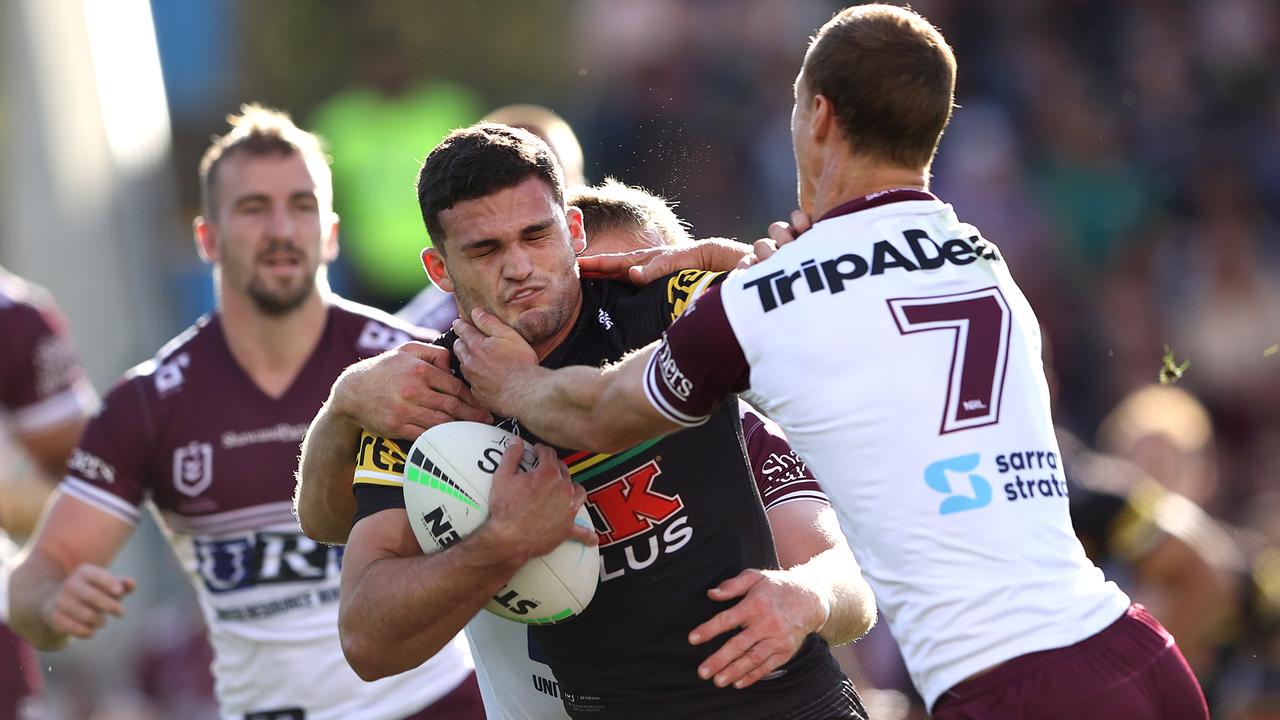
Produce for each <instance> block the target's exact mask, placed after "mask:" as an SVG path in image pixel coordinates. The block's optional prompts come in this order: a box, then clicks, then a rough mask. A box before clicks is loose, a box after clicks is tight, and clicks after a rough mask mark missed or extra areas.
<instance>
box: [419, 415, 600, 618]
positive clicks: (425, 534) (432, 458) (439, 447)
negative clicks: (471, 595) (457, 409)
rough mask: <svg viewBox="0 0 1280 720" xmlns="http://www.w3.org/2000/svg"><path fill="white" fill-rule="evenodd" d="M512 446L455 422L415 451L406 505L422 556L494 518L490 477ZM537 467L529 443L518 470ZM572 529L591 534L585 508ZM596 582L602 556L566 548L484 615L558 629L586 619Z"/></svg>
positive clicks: (501, 434)
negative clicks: (582, 617) (578, 617)
mask: <svg viewBox="0 0 1280 720" xmlns="http://www.w3.org/2000/svg"><path fill="white" fill-rule="evenodd" d="M514 439H515V436H514V435H512V434H511V433H509V432H506V431H505V430H501V429H499V428H496V427H493V426H492V425H485V424H483V423H474V422H464V421H457V422H449V423H444V424H442V425H437V426H436V427H433V428H431V429H430V430H427V431H426V432H424V433H423V434H422V435H421V436H419V437H418V439H417V441H415V442H414V443H413V447H412V448H411V449H410V450H409V457H408V460H407V461H406V462H405V483H404V504H405V509H406V510H407V511H408V513H409V523H410V525H412V526H413V534H414V536H416V537H417V538H418V544H419V545H421V546H422V551H423V552H425V553H427V554H431V553H433V552H438V551H440V550H443V549H444V548H446V547H448V546H449V545H452V544H453V543H455V542H457V541H459V540H461V539H462V538H464V537H466V536H467V535H469V534H471V533H472V532H474V531H475V529H476V528H478V527H480V524H481V523H483V522H484V521H485V519H486V518H488V517H489V488H490V486H491V485H492V483H493V473H494V471H495V470H497V469H498V463H499V462H501V460H502V456H503V454H504V453H505V452H506V450H507V447H509V446H510V444H511V441H512V440H514ZM535 463H536V458H535V457H534V454H533V448H532V446H530V445H529V444H528V443H525V447H524V454H523V456H522V458H521V460H520V469H521V470H528V469H530V468H531V467H534V465H535ZM575 521H576V522H577V523H578V524H579V525H581V526H583V527H588V528H589V527H592V525H591V517H590V516H589V515H588V514H587V509H586V508H585V507H583V508H580V509H579V510H578V516H577V518H576V520H575ZM599 581H600V551H599V549H598V548H596V547H595V546H587V545H583V544H582V543H580V542H578V541H576V540H566V541H564V542H563V543H561V544H560V546H559V547H557V548H556V549H555V550H552V551H551V552H550V553H547V554H546V555H543V556H542V557H536V558H533V559H532V560H530V561H529V562H528V563H526V564H525V566H524V567H522V568H520V570H519V571H518V572H516V574H515V575H514V576H513V577H512V578H511V580H510V581H509V582H508V583H507V584H506V585H504V586H503V587H502V589H501V590H499V591H498V593H497V594H496V595H494V597H493V599H492V600H490V601H489V604H488V605H486V606H485V609H486V610H488V611H489V612H491V613H494V614H495V615H500V616H502V617H504V618H507V619H509V620H515V621H516V622H521V623H528V624H538V625H541V624H549V623H557V622H560V621H562V620H566V619H568V618H571V617H573V616H574V615H577V614H578V613H580V612H582V611H583V609H585V608H586V607H587V603H589V602H591V598H592V596H594V595H595V592H596V585H597V584H598V583H599Z"/></svg>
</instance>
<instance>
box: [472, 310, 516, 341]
mask: <svg viewBox="0 0 1280 720" xmlns="http://www.w3.org/2000/svg"><path fill="white" fill-rule="evenodd" d="M471 322H472V323H473V324H474V325H475V327H476V328H477V329H478V330H479V331H480V332H482V333H484V334H485V336H487V337H500V336H502V335H513V334H515V330H512V329H511V327H510V326H508V325H507V324H506V323H504V322H502V320H501V319H499V318H498V316H497V315H494V314H493V313H491V312H486V311H485V310H483V309H482V308H475V309H473V310H472V311H471Z"/></svg>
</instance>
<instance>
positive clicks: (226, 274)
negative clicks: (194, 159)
mask: <svg viewBox="0 0 1280 720" xmlns="http://www.w3.org/2000/svg"><path fill="white" fill-rule="evenodd" d="M216 181H217V188H216V197H217V198H218V207H217V208H215V209H214V217H213V218H210V219H208V220H207V221H206V222H207V224H208V226H209V231H210V232H211V234H212V235H213V240H214V242H213V243H212V247H211V248H208V250H211V252H209V255H210V260H212V261H213V262H214V263H216V264H217V266H218V268H219V269H220V273H221V282H220V285H221V287H220V291H222V292H236V293H241V294H243V295H245V296H247V297H248V298H249V299H250V300H251V301H252V302H253V304H254V305H255V306H256V307H257V308H258V310H259V311H261V312H263V313H265V314H268V315H283V314H286V313H288V312H290V311H291V310H294V309H295V308H297V307H299V306H300V305H302V304H303V303H304V302H305V301H306V300H307V299H308V298H310V297H311V296H312V295H313V294H314V293H315V292H316V274H317V272H318V270H319V268H320V266H321V265H323V264H326V263H328V262H329V261H331V260H332V259H333V258H334V257H335V256H336V255H337V220H336V217H335V216H334V215H333V210H332V205H331V202H332V200H331V194H330V191H329V185H328V183H329V176H328V173H327V172H326V170H325V169H323V168H312V167H310V166H309V165H308V163H307V162H306V160H304V159H303V157H302V155H300V154H298V153H292V154H289V155H274V154H273V155H262V156H255V155H246V154H242V153H237V154H234V155H231V156H230V157H228V158H226V159H225V160H224V161H223V163H222V165H221V166H220V167H219V168H218V175H217V178H216Z"/></svg>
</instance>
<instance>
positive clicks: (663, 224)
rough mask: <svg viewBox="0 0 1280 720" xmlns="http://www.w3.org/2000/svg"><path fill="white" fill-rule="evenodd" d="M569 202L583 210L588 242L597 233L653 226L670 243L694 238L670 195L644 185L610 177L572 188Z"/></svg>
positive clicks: (644, 229) (688, 240) (641, 229)
mask: <svg viewBox="0 0 1280 720" xmlns="http://www.w3.org/2000/svg"><path fill="white" fill-rule="evenodd" d="M568 202H569V204H570V205H572V206H574V207H576V208H578V209H579V210H581V211H582V224H583V226H584V227H586V229H587V242H588V243H590V242H591V236H592V235H594V234H595V233H606V232H611V231H620V232H629V233H636V234H639V233H643V232H645V231H648V230H652V231H653V232H654V233H655V234H656V235H657V236H658V237H659V238H660V239H661V240H662V242H663V243H664V244H666V245H681V244H684V243H688V242H692V241H693V238H692V237H691V236H690V235H689V227H688V225H686V224H685V222H684V221H683V220H681V219H680V218H679V216H677V215H676V213H675V211H674V210H672V209H671V205H670V204H669V203H668V202H667V201H666V199H664V198H662V197H660V196H658V195H654V194H653V193H651V192H649V191H648V190H645V189H644V188H639V187H634V186H631V185H625V184H623V183H620V182H618V181H617V180H614V179H613V178H606V179H605V181H604V182H602V183H600V184H599V185H596V186H593V187H577V188H573V189H572V190H570V191H569V197H568Z"/></svg>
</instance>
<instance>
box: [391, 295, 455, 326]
mask: <svg viewBox="0 0 1280 720" xmlns="http://www.w3.org/2000/svg"><path fill="white" fill-rule="evenodd" d="M396 317H397V318H399V319H400V320H403V321H405V322H407V323H409V324H410V325H415V326H417V327H422V328H427V329H430V330H435V331H436V332H448V330H449V328H450V327H452V326H453V321H454V320H457V319H458V303H457V301H456V300H454V297H453V293H448V292H445V291H444V290H441V289H440V288H438V287H436V286H435V285H428V286H426V287H424V288H422V289H421V290H419V291H418V294H417V295H414V296H413V297H412V298H410V299H409V302H407V303H405V305H404V307H402V308H400V309H399V310H397V311H396Z"/></svg>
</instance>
